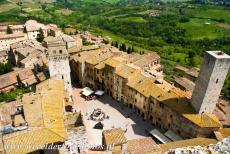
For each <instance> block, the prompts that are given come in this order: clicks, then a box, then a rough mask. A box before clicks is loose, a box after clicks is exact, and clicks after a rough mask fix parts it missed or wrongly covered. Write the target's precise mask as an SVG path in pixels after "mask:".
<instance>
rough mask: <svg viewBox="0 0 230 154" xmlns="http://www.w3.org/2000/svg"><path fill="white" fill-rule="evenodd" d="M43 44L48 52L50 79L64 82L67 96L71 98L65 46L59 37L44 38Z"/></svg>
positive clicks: (67, 56)
mask: <svg viewBox="0 0 230 154" xmlns="http://www.w3.org/2000/svg"><path fill="white" fill-rule="evenodd" d="M44 42H45V45H46V46H47V48H48V52H49V58H48V65H49V73H50V77H51V78H54V79H60V80H64V85H65V90H66V91H67V92H68V94H69V96H71V95H72V85H71V77H70V71H71V70H70V66H69V55H68V52H67V49H66V44H65V42H64V41H63V40H62V38H61V37H52V36H49V37H47V38H45V39H44Z"/></svg>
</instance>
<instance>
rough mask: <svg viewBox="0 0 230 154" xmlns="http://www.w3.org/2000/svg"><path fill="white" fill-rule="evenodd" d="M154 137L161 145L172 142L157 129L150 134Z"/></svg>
mask: <svg viewBox="0 0 230 154" xmlns="http://www.w3.org/2000/svg"><path fill="white" fill-rule="evenodd" d="M149 133H150V134H151V135H152V136H153V137H155V138H156V139H158V140H159V141H160V142H161V143H167V142H171V140H170V139H168V138H167V137H166V136H164V135H163V134H162V133H161V132H159V131H158V130H157V129H153V130H151V131H150V132H149Z"/></svg>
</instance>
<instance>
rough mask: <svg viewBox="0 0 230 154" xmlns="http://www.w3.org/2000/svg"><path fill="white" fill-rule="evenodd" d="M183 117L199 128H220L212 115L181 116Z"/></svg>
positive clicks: (216, 119) (219, 124)
mask: <svg viewBox="0 0 230 154" xmlns="http://www.w3.org/2000/svg"><path fill="white" fill-rule="evenodd" d="M183 116H184V117H185V118H186V119H188V120H189V121H191V122H193V123H194V124H196V125H197V126H199V127H205V128H208V127H214V128H215V127H216V128H220V127H222V125H221V123H220V121H219V120H218V118H217V117H216V116H215V115H214V114H206V113H204V114H201V115H200V114H183Z"/></svg>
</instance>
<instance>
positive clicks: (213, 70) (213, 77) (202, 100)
mask: <svg viewBox="0 0 230 154" xmlns="http://www.w3.org/2000/svg"><path fill="white" fill-rule="evenodd" d="M229 65H230V56H229V55H227V54H225V53H223V52H221V51H206V52H205V53H204V57H203V60H202V63H201V70H200V74H199V76H198V78H197V80H196V85H195V89H194V91H193V95H192V100H191V102H192V105H193V107H194V108H195V110H196V111H197V112H198V113H199V114H202V113H204V112H205V113H212V112H213V110H214V109H215V107H216V104H217V102H218V99H219V95H220V92H221V89H222V87H223V84H224V80H225V78H226V75H227V73H228V70H229Z"/></svg>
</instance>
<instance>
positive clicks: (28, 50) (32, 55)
mask: <svg viewBox="0 0 230 154" xmlns="http://www.w3.org/2000/svg"><path fill="white" fill-rule="evenodd" d="M47 50H48V49H47V48H45V47H43V46H42V44H41V43H40V42H38V41H36V40H25V41H20V42H17V43H13V44H11V45H10V55H11V62H12V63H13V64H15V65H17V66H18V67H23V68H27V67H34V68H35V70H39V69H40V68H41V67H43V65H44V64H43V62H44V61H46V54H47Z"/></svg>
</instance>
